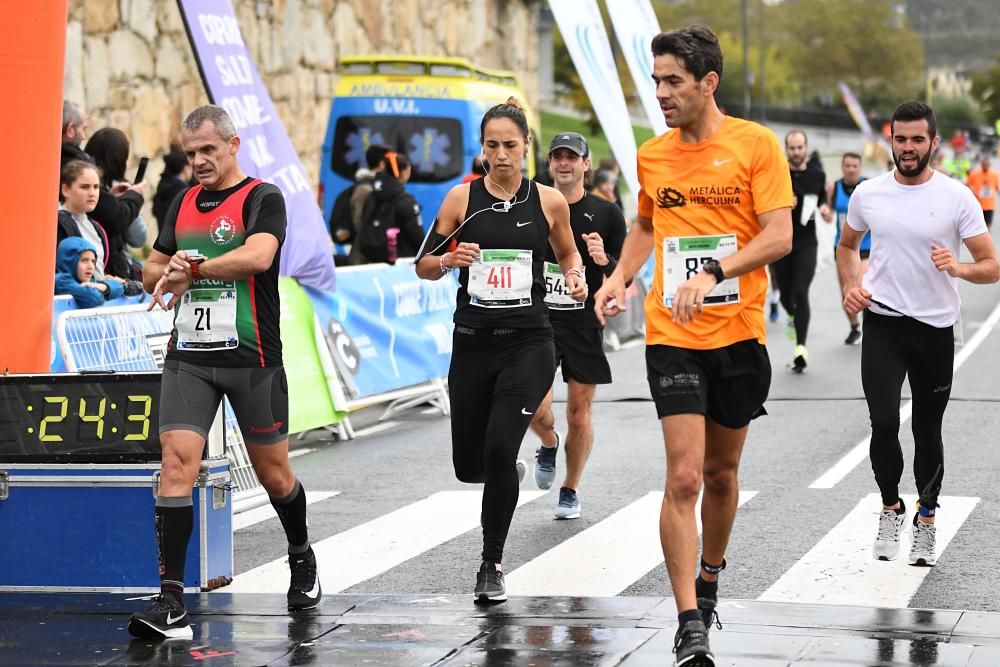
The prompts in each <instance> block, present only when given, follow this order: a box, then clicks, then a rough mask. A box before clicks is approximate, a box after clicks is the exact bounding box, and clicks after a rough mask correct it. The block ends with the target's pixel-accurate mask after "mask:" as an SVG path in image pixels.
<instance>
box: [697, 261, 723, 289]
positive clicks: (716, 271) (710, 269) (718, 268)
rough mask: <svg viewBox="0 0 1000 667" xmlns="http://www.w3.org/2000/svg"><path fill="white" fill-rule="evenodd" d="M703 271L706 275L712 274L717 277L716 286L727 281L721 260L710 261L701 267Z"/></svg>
mask: <svg viewBox="0 0 1000 667" xmlns="http://www.w3.org/2000/svg"><path fill="white" fill-rule="evenodd" d="M701 268H702V270H703V271H705V272H706V273H711V274H712V275H713V276H715V282H716V284H718V283H721V282H722V281H724V280H725V279H726V274H725V273H723V271H722V265H721V264H719V260H717V259H710V260H708V261H707V262H705V263H704V264H702V266H701Z"/></svg>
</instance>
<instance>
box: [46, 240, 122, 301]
mask: <svg viewBox="0 0 1000 667" xmlns="http://www.w3.org/2000/svg"><path fill="white" fill-rule="evenodd" d="M96 265H97V250H96V249H95V248H94V246H93V245H92V244H91V243H90V242H89V241H87V240H86V239H85V238H83V237H81V236H70V237H67V238H65V239H63V240H62V241H60V242H59V246H58V247H57V248H56V294H71V295H72V296H73V300H74V301H76V305H77V306H78V307H80V308H94V307H96V306H100V305H102V304H103V303H104V302H105V301H107V300H109V299H117V298H118V297H120V296H122V294H124V293H125V288H124V285H123V284H122V281H121V280H116V279H114V278H107V279H105V280H94V271H95V268H96Z"/></svg>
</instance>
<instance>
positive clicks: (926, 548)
mask: <svg viewBox="0 0 1000 667" xmlns="http://www.w3.org/2000/svg"><path fill="white" fill-rule="evenodd" d="M912 537H913V543H912V545H911V546H910V565H916V566H918V567H934V566H935V565H937V555H936V554H935V553H934V545H935V543H936V542H937V528H935V527H934V524H933V523H925V522H923V521H920V520H917V522H916V523H914V524H913V535H912Z"/></svg>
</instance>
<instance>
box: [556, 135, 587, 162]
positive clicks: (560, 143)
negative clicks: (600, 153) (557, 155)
mask: <svg viewBox="0 0 1000 667" xmlns="http://www.w3.org/2000/svg"><path fill="white" fill-rule="evenodd" d="M557 148H566V149H569V150H571V151H573V152H574V153H576V154H577V155H579V156H580V157H587V156H588V155H590V148H589V147H588V146H587V140H586V139H584V138H583V135H582V134H578V133H576V132H560V133H559V134H557V135H556V136H554V137H552V143H551V144H549V154H550V155H551V154H552V151H554V150H556V149H557Z"/></svg>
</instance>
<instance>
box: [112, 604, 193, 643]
mask: <svg viewBox="0 0 1000 667" xmlns="http://www.w3.org/2000/svg"><path fill="white" fill-rule="evenodd" d="M128 632H129V634H130V635H132V636H133V637H142V638H144V639H191V638H192V636H193V634H194V633H192V632H191V624H190V623H189V622H188V614H187V610H186V609H184V605H183V604H181V603H180V602H178V601H177V600H175V599H174V598H172V597H170V596H169V595H157V596H156V597H155V598H154V599H153V606H152V607H150V608H149V610H148V611H143V612H137V613H135V614H132V618H130V619H129V620H128Z"/></svg>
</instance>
